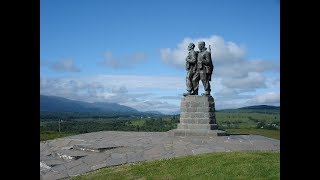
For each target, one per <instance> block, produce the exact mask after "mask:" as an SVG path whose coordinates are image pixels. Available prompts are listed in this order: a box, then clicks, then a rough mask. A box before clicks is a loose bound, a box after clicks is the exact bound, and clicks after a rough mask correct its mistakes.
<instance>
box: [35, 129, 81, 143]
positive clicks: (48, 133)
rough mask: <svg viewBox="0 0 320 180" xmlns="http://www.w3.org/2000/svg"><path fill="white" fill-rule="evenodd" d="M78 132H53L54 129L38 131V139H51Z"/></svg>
mask: <svg viewBox="0 0 320 180" xmlns="http://www.w3.org/2000/svg"><path fill="white" fill-rule="evenodd" d="M76 134H78V133H65V132H55V131H40V141H46V140H51V139H56V138H60V137H65V136H72V135H76Z"/></svg>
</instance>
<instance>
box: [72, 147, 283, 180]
mask: <svg viewBox="0 0 320 180" xmlns="http://www.w3.org/2000/svg"><path fill="white" fill-rule="evenodd" d="M71 179H73V180H81V179H95V180H96V179H97V180H99V179H101V180H102V179H103V180H104V179H115V180H117V179H119V180H122V179H280V153H279V152H274V151H242V152H218V153H208V154H201V155H197V156H185V157H178V158H173V159H166V160H159V161H149V162H142V163H138V164H126V165H122V166H116V167H111V168H103V169H100V170H97V171H94V172H91V173H88V174H85V175H82V176H77V177H73V178H71Z"/></svg>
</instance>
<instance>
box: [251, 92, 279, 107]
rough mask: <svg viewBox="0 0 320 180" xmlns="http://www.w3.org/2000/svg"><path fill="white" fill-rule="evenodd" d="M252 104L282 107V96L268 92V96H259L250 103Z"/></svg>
mask: <svg viewBox="0 0 320 180" xmlns="http://www.w3.org/2000/svg"><path fill="white" fill-rule="evenodd" d="M248 103H250V104H265V105H280V94H279V93H275V92H268V93H266V94H261V95H257V96H255V97H254V98H252V99H251V100H249V101H248Z"/></svg>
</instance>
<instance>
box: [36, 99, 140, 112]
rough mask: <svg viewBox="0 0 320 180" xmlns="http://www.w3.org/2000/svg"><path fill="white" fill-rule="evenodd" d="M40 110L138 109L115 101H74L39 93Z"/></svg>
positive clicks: (101, 110) (108, 110)
mask: <svg viewBox="0 0 320 180" xmlns="http://www.w3.org/2000/svg"><path fill="white" fill-rule="evenodd" d="M40 111H42V112H130V113H140V112H139V111H138V110H136V109H134V108H131V107H128V106H123V105H120V104H116V103H106V102H103V103H102V102H95V103H88V102H83V101H75V100H70V99H66V98H62V97H57V96H45V95H40Z"/></svg>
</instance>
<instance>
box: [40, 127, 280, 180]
mask: <svg viewBox="0 0 320 180" xmlns="http://www.w3.org/2000/svg"><path fill="white" fill-rule="evenodd" d="M244 150H274V151H280V141H279V140H276V139H271V138H266V137H263V136H259V135H230V136H173V135H172V132H171V133H170V131H169V132H123V131H100V132H94V133H86V134H80V135H75V136H69V137H64V138H58V139H55V140H49V141H46V142H40V179H44V180H46V179H65V178H68V177H71V176H77V175H81V174H84V173H87V172H90V171H93V170H97V169H100V168H103V167H110V166H116V165H121V164H126V163H136V162H140V161H147V160H159V159H167V158H174V157H179V156H186V155H197V154H203V153H210V152H232V151H244ZM69 157H70V158H69Z"/></svg>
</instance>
